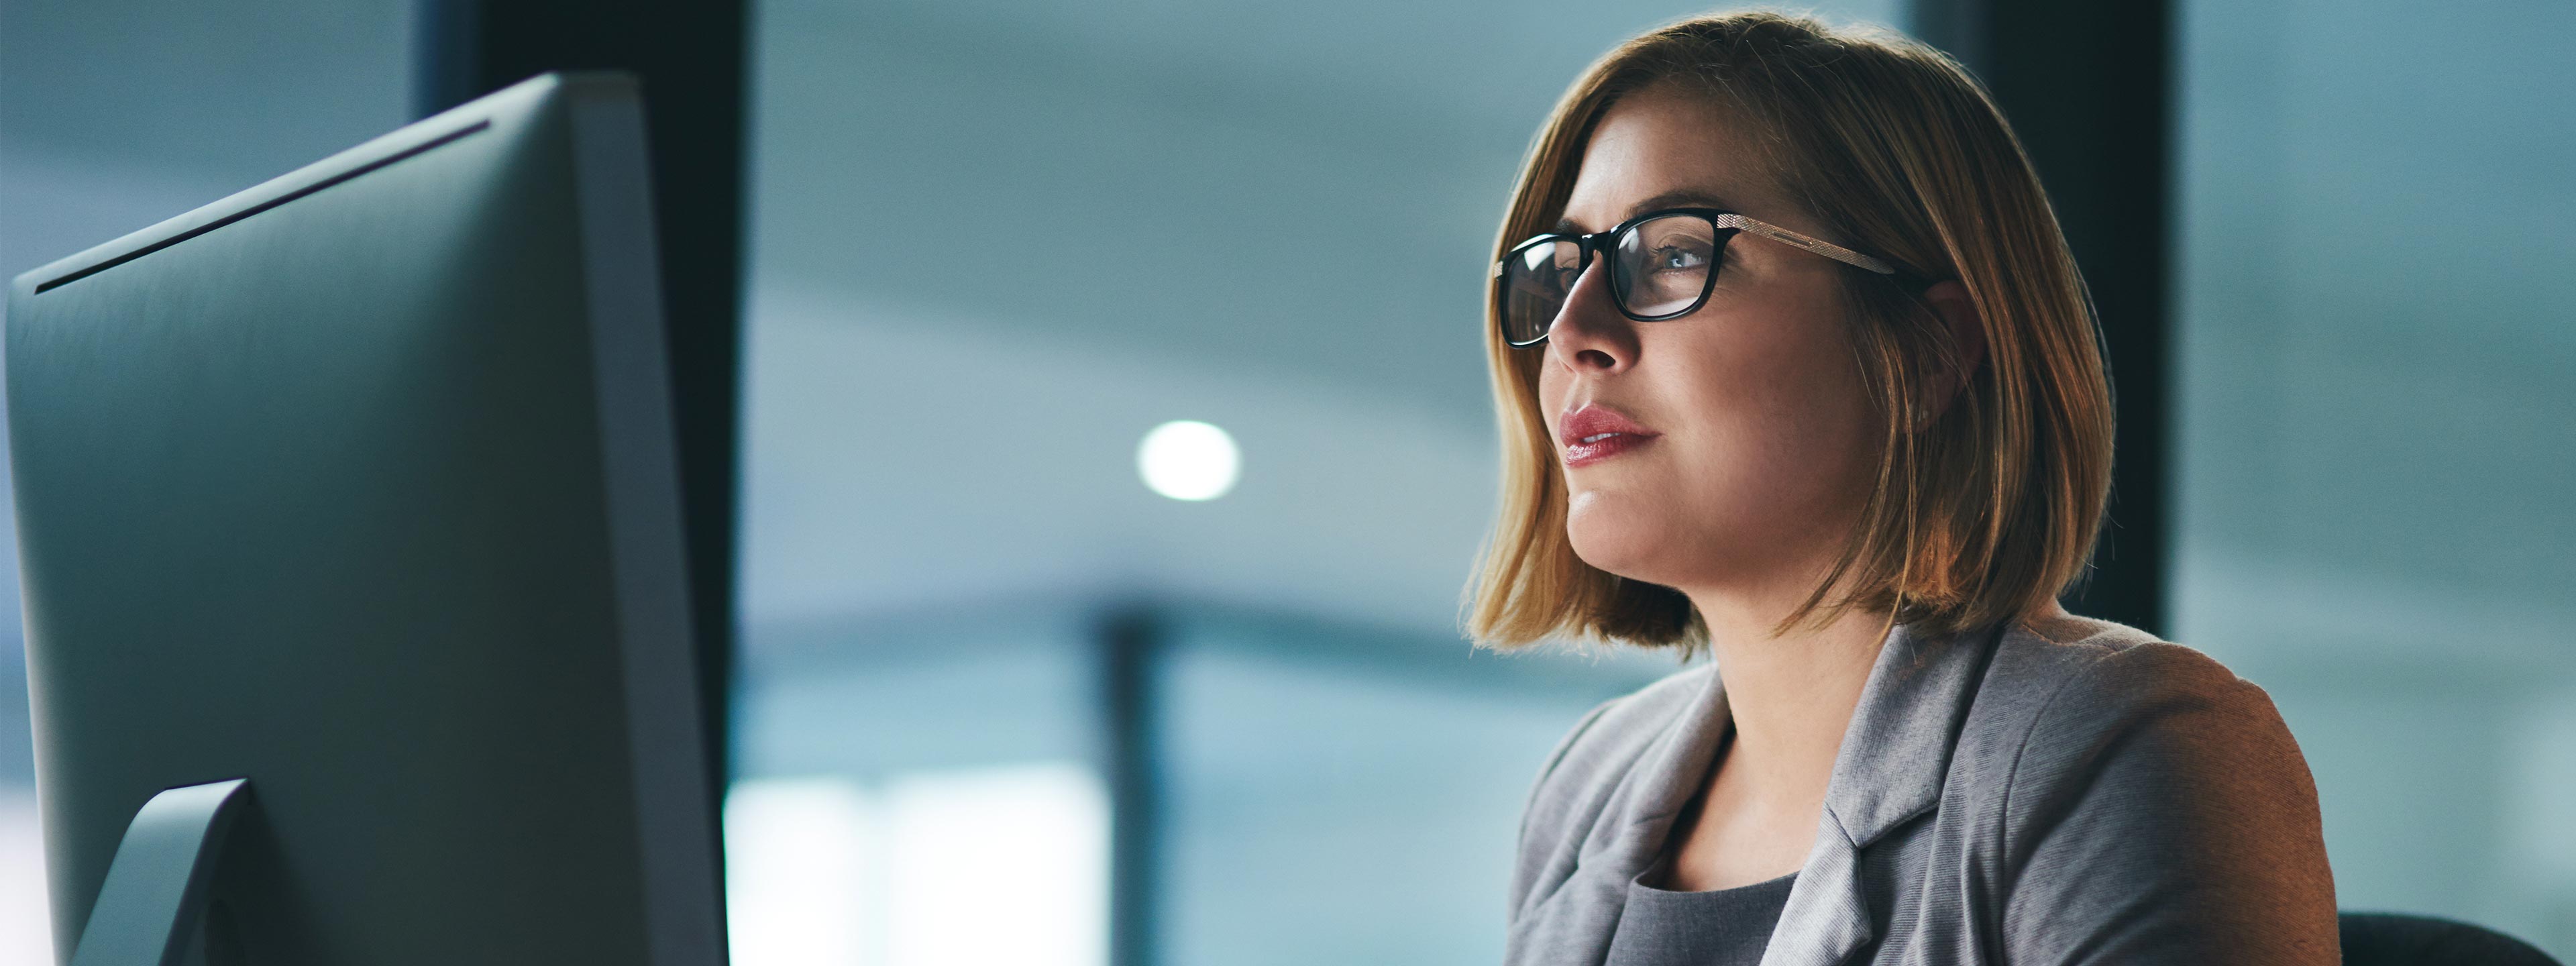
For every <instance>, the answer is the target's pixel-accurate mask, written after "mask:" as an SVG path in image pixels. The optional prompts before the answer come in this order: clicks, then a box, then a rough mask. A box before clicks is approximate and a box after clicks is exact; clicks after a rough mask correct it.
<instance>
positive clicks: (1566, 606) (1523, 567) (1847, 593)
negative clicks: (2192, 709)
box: [1466, 12, 2112, 653]
mask: <svg viewBox="0 0 2576 966" xmlns="http://www.w3.org/2000/svg"><path fill="white" fill-rule="evenodd" d="M1667 84H1679V85H1686V86H1687V88H1688V89H1690V90H1693V91H1696V92H1698V93H1702V94H1705V95H1706V96H1708V97H1710V98H1712V99H1714V100H1715V101H1717V102H1718V103H1720V104H1722V105H1724V106H1725V107H1726V108H1728V109H1729V110H1730V112H1731V113H1732V115H1733V116H1734V117H1735V118H1736V119H1737V120H1738V122H1739V123H1741V124H1743V125H1744V126H1745V131H1746V137H1745V139H1744V140H1745V142H1746V144H1747V145H1749V148H1748V149H1749V150H1752V151H1755V152H1757V153H1758V160H1759V162H1760V163H1761V165H1762V167H1764V168H1766V169H1767V170H1768V172H1769V173H1770V174H1771V176H1772V177H1773V178H1775V179H1776V183H1777V184H1779V185H1780V186H1781V187H1782V188H1783V189H1785V190H1784V194H1785V196H1786V197H1788V198H1790V199H1791V200H1792V201H1794V202H1797V203H1799V204H1802V205H1803V206H1804V208H1805V210H1806V212H1807V213H1808V214H1809V215H1811V216H1813V217H1815V218H1816V219H1818V221H1819V223H1820V224H1821V225H1822V226H1823V227H1824V228H1825V230H1826V232H1827V235H1826V237H1828V238H1829V239H1832V240H1834V241H1836V242H1837V243H1838V244H1841V245H1844V246H1847V247H1850V248H1854V249H1858V250H1860V251H1865V252H1868V253H1870V254H1873V255H1877V256H1878V257H1880V258H1882V259H1886V260H1888V261H1890V262H1892V263H1894V264H1895V265H1896V266H1897V267H1898V269H1899V271H1898V273H1897V274H1896V275H1894V276H1879V275H1874V274H1871V273H1867V272H1857V271H1854V272H1844V273H1842V279H1843V283H1842V285H1843V295H1844V301H1845V304H1846V305H1847V306H1848V307H1849V312H1848V313H1847V317H1848V320H1849V325H1850V328H1849V338H1850V344H1851V351H1852V356H1853V361H1854V363H1855V364H1856V365H1857V366H1858V368H1859V370H1860V374H1861V377H1862V382H1863V384H1864V385H1866V386H1868V387H1869V392H1870V395H1871V397H1872V400H1873V402H1875V403H1876V404H1877V407H1878V411H1879V412H1880V413H1881V415H1882V416H1883V418H1884V423H1885V427H1886V435H1885V437H1884V441H1883V443H1882V445H1881V446H1880V447H1879V460H1878V467H1877V473H1876V480H1875V482H1874V485H1873V486H1872V489H1871V492H1870V494H1869V498H1868V500H1867V502H1866V503H1865V504H1864V505H1863V508H1862V510H1861V512H1860V516H1859V519H1858V521H1857V523H1856V524H1855V525H1854V527H1853V529H1852V532H1851V534H1850V536H1849V537H1848V539H1847V540H1846V541H1845V543H1844V546H1843V548H1842V550H1841V553H1840V555H1839V557H1838V558H1837V560H1836V562H1835V563H1834V565H1833V566H1832V568H1831V569H1830V570H1828V571H1827V572H1826V573H1824V574H1823V575H1821V578H1820V579H1819V580H1818V582H1817V584H1816V587H1815V590H1814V592H1813V593H1812V594H1810V595H1809V596H1808V597H1807V599H1806V601H1805V603H1804V604H1802V605H1801V606H1799V607H1798V608H1797V609H1796V610H1795V611H1793V612H1792V613H1790V614H1789V615H1788V616H1787V617H1786V618H1784V619H1783V620H1782V621H1781V622H1780V624H1779V625H1777V626H1776V627H1775V628H1774V629H1773V633H1774V634H1775V635H1776V634H1779V633H1783V632H1786V631H1788V630H1790V629H1792V628H1794V627H1796V626H1798V624H1799V623H1800V622H1802V621H1812V622H1813V623H1814V624H1815V625H1816V626H1822V625H1824V624H1826V623H1830V622H1831V621H1832V620H1834V619H1835V618H1837V617H1840V616H1841V615H1843V614H1844V613H1846V612H1848V611H1850V610H1851V609H1853V608H1864V609H1866V610H1867V611H1868V612H1873V613H1875V612H1882V611H1883V612H1885V613H1887V614H1888V615H1889V619H1890V620H1891V621H1894V622H1903V623H1907V624H1912V625H1915V626H1916V627H1918V628H1919V629H1921V630H1923V631H1924V632H1926V633H1929V634H1934V635H1941V636H1947V635H1951V634H1956V633H1959V632H1961V631H1964V630H1968V629H1971V628H1977V627H1983V626H1986V625H1990V624H1994V623H1999V622H2003V621H2007V620H2012V619H2016V618H2021V617H2026V616H2030V615H2033V614H2037V613H2042V612H2044V611H2045V610H2046V609H2047V607H2048V606H2049V604H2050V602H2051V601H2053V600H2054V599H2055V598H2056V597H2057V595H2058V594H2060V593H2061V592H2063V591H2064V590H2065V589H2066V588H2067V587H2068V586H2069V585H2070V584H2071V583H2073V582H2074V580H2075V579H2076V578H2077V577H2078V576H2079V575H2081V574H2082V573H2083V572H2084V570H2085V568H2086V564H2087V560H2088V559H2089V557H2090V555H2091V553H2092V549H2093V542H2094V539H2095V534H2096V531H2097V530H2098V528H2099V525H2100V521H2101V518H2102V513H2103V508H2104V501H2105V499H2106V498H2107V496H2108V491H2109V489H2110V475H2111V439H2112V435H2111V427H2112V421H2111V390H2110V386H2109V384H2108V381H2107V380H2106V378H2105V374H2104V365H2103V361H2102V356H2101V352H2100V349H2099V345H2098V341H2097V338H2096V336H2097V333H2096V331H2095V328H2096V323H2095V321H2094V316H2093V312H2092V305H2091V302H2090V301H2089V296H2088V295H2087V294H2086V292H2085V289H2084V281H2083V279H2082V277H2081V276H2080V275H2078V274H2077V272H2076V268H2075V260H2074V257H2073V256H2072V255H2071V254H2070V253H2069V252H2068V250H2067V247H2066V239H2065V236H2064V235H2063V234H2062V233H2061V232H2060V231H2059V229H2058V225H2057V218H2056V215H2055V213H2054V212H2052V211H2051V210H2050V208H2049V204H2048V198H2047V196H2046V195H2045V194H2044V193H2043V192H2042V191H2041V189H2040V184H2039V177H2038V175H2037V174H2036V173H2034V172H2033V171H2032V169H2031V165H2030V160H2029V158H2028V157H2026V156H2025V155H2024V154H2023V152H2022V148H2021V142H2020V141H2019V140H2018V139H2017V138H2015V137H2014V136H2013V133H2012V129H2011V127H2010V125H2008V124H2006V123H2005V122H2004V118H2003V115H2002V113H2001V112H1999V111H1997V110H1996V108H1995V105H1994V103H1993V101H1992V100H1991V99H1989V98H1988V97H1987V95H1986V92H1985V90H1984V89H1983V88H1982V87H1981V86H1980V85H1979V84H1978V83H1977V82H1976V80H1974V79H1973V78H1971V77H1969V76H1968V73H1967V72H1966V71H1965V70H1963V69H1961V68H1960V66H1959V65H1958V63H1957V62H1955V61H1952V60H1951V59H1950V58H1949V57H1947V56H1945V55H1943V54H1942V53H1940V52H1939V51H1936V50H1933V49H1932V48H1930V47H1926V46H1924V45H1922V44H1920V43H1917V42H1915V41H1912V40H1909V39H1906V38H1904V37H1902V36H1899V35H1896V34H1893V33H1887V32H1880V31H1874V30H1837V29H1832V28H1827V27H1825V26H1824V25H1822V24H1819V23H1817V22H1816V21H1814V20H1809V19H1804V18H1798V17H1790V16H1784V15H1780V14H1775V13H1764V12H1749V13H1730V14H1719V15H1712V16H1707V17H1701V18H1697V19H1691V20H1685V21H1682V22H1679V23H1675V24H1673V25H1671V26H1667V27H1664V28H1662V29H1659V30H1656V31H1653V32H1651V33H1648V34H1645V35H1643V36H1640V37H1637V38H1636V39H1634V40H1630V41H1628V42H1627V43H1624V44H1621V45H1620V46H1619V47H1618V48H1617V49H1614V50H1612V51H1610V53H1609V54H1607V55H1606V56H1604V57H1602V58H1601V60H1600V61H1599V62H1597V63H1595V64H1593V65H1592V67H1591V68H1590V69H1589V70H1586V71H1585V72H1584V73H1583V75H1582V76H1581V77H1580V78H1578V79H1576V80H1575V82H1574V86H1573V87H1572V88H1571V89H1569V90H1567V91H1566V93H1565V96H1564V98H1563V99H1562V100H1560V101H1559V102H1558V103H1557V106H1556V110H1555V112H1554V113H1553V114H1552V115H1550V116H1549V117H1548V120H1547V124H1546V126H1545V127H1543V128H1541V129H1540V131H1539V133H1538V136H1537V138H1536V140H1535V141H1533V142H1532V144H1531V146H1530V151H1529V155H1528V157H1527V159H1526V160H1525V161H1524V163H1523V165H1522V168H1521V174H1520V180H1519V183H1518V185H1517V186H1516V187H1515V188H1514V189H1513V193H1512V199H1511V208H1510V210H1509V213H1508V214H1506V215H1505V216H1504V218H1503V225H1502V233H1501V235H1500V237H1498V238H1497V239H1496V240H1495V246H1494V257H1495V258H1496V259H1497V260H1499V259H1500V258H1501V257H1502V255H1503V253H1504V252H1505V251H1507V250H1509V248H1510V247H1511V246H1512V245H1514V244H1515V243H1517V242H1519V241H1521V240H1522V239H1525V238H1528V237H1530V236H1532V235H1537V234H1540V233H1543V232H1546V231H1549V230H1550V227H1551V226H1552V225H1553V224H1554V223H1555V222H1556V220H1557V218H1558V217H1559V215H1560V214H1561V213H1562V211H1563V209H1564V206H1565V202H1566V199H1567V196H1568V195H1569V194H1570V193H1571V192H1572V190H1573V186H1574V180H1575V175H1576V173H1577V172H1578V171H1579V170H1580V168H1581V166H1582V163H1583V150H1584V147H1585V146H1586V144H1587V143H1588V142H1589V140H1590V138H1591V134H1592V129H1593V126H1594V125H1595V124H1596V123H1597V122H1598V121H1599V120H1600V119H1601V117H1602V115H1603V113H1604V112H1606V111H1607V110H1608V109H1609V108H1610V106H1611V105H1612V104H1614V103H1617V102H1618V100H1619V99H1620V98H1621V97H1623V96H1625V95H1628V94H1630V93H1634V92H1636V91H1638V90H1641V89H1644V88H1647V87H1650V86H1658V85H1667ZM1945 279H1955V280H1957V281H1958V282H1959V283H1960V284H1961V286H1963V287H1964V288H1966V290H1967V297H1968V300H1969V302H1970V304H1972V305H1973V306H1974V307H1975V308H1976V311H1977V315H1978V317H1979V318H1980V319H1981V320H1982V322H1981V324H1982V326H1983V333H1984V341H1985V351H1984V357H1983V361H1982V363H1980V364H1977V366H1976V368H1975V370H1974V371H1973V372H1971V373H1969V374H1968V378H1967V379H1966V381H1965V382H1964V383H1960V382H1958V381H1957V377H1956V376H1955V375H1949V376H1945V375H1944V374H1945V373H1955V372H1956V370H1957V365H1956V362H1957V360H1960V359H1961V358H1963V352H1965V351H1971V350H1970V349H1969V347H1966V346H1961V345H1956V344H1953V343H1954V341H1955V339H1954V336H1953V333H1952V331H1951V329H1950V328H1949V326H1947V325H1945V324H1943V322H1942V321H1941V318H1940V316H1939V315H1937V314H1936V313H1934V312H1933V311H1932V309H1931V307H1930V305H1929V304H1928V303H1926V302H1925V301H1924V300H1923V299H1922V298H1921V293H1922V291H1923V289H1924V288H1925V287H1927V286H1928V285H1930V284H1932V283H1934V282H1937V281H1940V280H1945ZM1500 310H1501V307H1500V306H1499V305H1496V304H1494V302H1493V295H1492V294H1491V293H1490V292H1489V293H1488V294H1487V303H1486V306H1485V316H1486V318H1485V352H1486V358H1487V359H1488V361H1489V362H1490V363H1491V367H1492V373H1493V381H1494V396H1495V402H1496V409H1497V410H1498V415H1499V418H1500V421H1501V424H1502V425H1501V429H1502V437H1503V480H1502V500H1501V509H1500V513H1499V515H1498V519H1497V521H1496V523H1495V526H1494V529H1493V532H1492V534H1491V535H1490V537H1489V538H1488V539H1487V542H1486V546H1485V550H1484V559H1483V561H1482V564H1481V566H1480V569H1479V572H1478V573H1477V575H1476V578H1475V582H1474V585H1473V587H1472V588H1471V590H1472V598H1471V600H1470V601H1469V603H1468V611H1467V615H1466V616H1467V625H1468V628H1467V629H1468V631H1469V633H1470V634H1472V635H1473V636H1474V637H1475V638H1476V639H1477V641H1479V642H1480V643H1483V644H1486V645H1490V646H1497V647H1512V646H1518V645H1522V644H1528V643H1531V642H1535V641H1539V640H1542V639H1547V638H1551V637H1564V638H1575V639H1588V640H1610V641H1622V642H1626V643H1631V644H1639V645H1647V646H1677V647H1680V648H1682V649H1683V650H1684V651H1685V652H1686V653H1687V652H1689V651H1694V650H1697V649H1698V648H1699V647H1701V646H1703V645H1704V644H1705V643H1706V642H1707V638H1708V629H1707V626H1706V624H1705V623H1703V622H1702V621H1701V619H1700V616H1699V614H1698V612H1697V611H1696V610H1695V609H1694V608H1693V607H1692V606H1691V603H1690V601H1689V600H1688V599H1687V598H1685V597H1684V596H1682V594H1681V593H1680V592H1679V591H1676V590H1674V589H1672V588H1669V587H1663V586H1658V585H1655V584H1649V583H1644V582H1641V581H1635V580H1629V579H1625V578H1622V577H1619V576H1616V575H1614V574H1610V573H1608V572H1605V571H1602V570H1600V569H1598V568H1595V567H1593V566H1591V565H1589V564H1586V563H1584V562H1583V561H1582V560H1581V559H1579V558H1577V557H1576V556H1575V554H1574V550H1573V547H1572V546H1571V544H1570V543H1569V542H1568V540H1567V537H1566V533H1565V513H1566V500H1567V494H1566V490H1565V480H1564V474H1563V471H1562V470H1561V469H1560V468H1559V466H1558V463H1557V459H1558V457H1557V452H1556V447H1555V446H1554V444H1553V441H1552V439H1551V436H1550V433H1549V431H1548V420H1547V417H1546V414H1543V413H1541V412H1539V411H1538V406H1539V403H1538V371H1539V366H1540V365H1541V360H1542V358H1543V356H1544V354H1543V353H1542V352H1536V351H1529V350H1523V349H1515V348H1512V347H1511V346H1510V345H1507V344H1505V343H1504V341H1503V339H1502V337H1501V335H1500V326H1499V325H1498V321H1497V317H1496V313H1498V312H1499V311H1500ZM1951 385H1955V386H1957V389H1956V390H1955V393H1956V394H1955V395H1953V396H1951V397H1950V398H1949V399H1948V400H1946V401H1947V403H1948V405H1947V407H1946V408H1944V407H1943V406H1942V403H1943V402H1944V400H1942V399H1938V398H1934V397H1935V394H1937V393H1940V392H1941V391H1942V387H1945V386H1951ZM1936 413H1937V415H1935V414H1936ZM1837 588H1840V589H1839V590H1837ZM1829 597H1830V598H1831V599H1828V598H1829Z"/></svg>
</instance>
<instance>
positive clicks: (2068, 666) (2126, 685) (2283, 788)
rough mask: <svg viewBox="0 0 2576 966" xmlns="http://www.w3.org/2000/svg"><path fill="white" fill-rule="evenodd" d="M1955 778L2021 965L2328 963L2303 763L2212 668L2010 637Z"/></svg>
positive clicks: (2029, 631) (1999, 652)
mask: <svg viewBox="0 0 2576 966" xmlns="http://www.w3.org/2000/svg"><path fill="white" fill-rule="evenodd" d="M1956 764H1958V765H1963V766H1965V767H1966V768H1967V769H1968V770H1969V773H1970V774H1974V775H1976V776H1977V780H1976V782H1975V783H1976V784H1977V785H1979V786H1980V791H1979V792H1978V797H1980V798H1982V799H1983V802H1982V803H1981V804H1982V805H1983V806H1984V807H1981V808H1978V809H1976V810H1974V811H1975V812H1976V814H1979V815H1981V816H1984V817H1985V820H1986V821H1992V822H1994V823H1995V824H1994V825H1991V826H1987V828H1988V829H1989V830H1990V832H1989V834H1988V836H1981V837H1984V838H1985V839H1986V844H1987V845H1988V846H1989V847H1991V848H1992V849H1993V851H1992V852H1990V853H1988V854H1989V857H1990V858H1991V859H1993V860H1996V861H1997V863H1998V864H1997V866H1996V868H1998V869H2000V870H2005V871H2003V872H2002V873H2001V879H2000V883H1999V884H2001V885H2003V886H2004V887H2005V889H2006V891H2007V893H2008V896H2009V898H2008V899H2007V901H2006V905H2005V914H2004V917H2003V921H2002V925H2003V929H2004V932H2005V935H2006V938H2007V942H2008V944H2010V945H2011V946H2012V947H2013V948H2015V949H2017V950H2020V951H2022V952H2025V953H2029V954H2030V956H2029V957H2028V958H2032V959H2039V960H2069V961H2071V960H2072V959H2080V958H2082V957H2080V956H2077V955H2076V952H2077V951H2079V950H2093V951H2095V952H2103V951H2106V950H2107V951H2111V952H2116V953H2118V955H2106V956H2105V957H2104V958H2106V959H2108V960H2112V961H2131V962H2146V961H2208V960H2207V958H2205V957H2204V956H2203V954H2211V955H2215V953H2214V951H2216V950H2234V951H2235V953H2236V954H2243V955H2238V956H2235V959H2236V961H2241V962H2316V961H2331V960H2330V958H2326V959H2321V958H2320V956H2321V955H2325V956H2330V954H2331V951H2332V949H2333V935H2334V899H2333V896H2334V887H2333V879H2332V874H2331V873H2330V872H2329V871H2328V869H2327V866H2326V861H2325V849H2324V835H2323V828H2322V825H2321V823H2320V821H2319V815H2318V810H2317V799H2316V787H2315V784H2314V782H2313V781H2312V780H2311V779H2310V777H2309V773H2308V768H2307V762H2306V760H2305V759H2304V758H2303V757H2302V756H2301V755H2300V753H2299V748H2298V744H2297V742H2296V741H2294V740H2293V739H2292V738H2291V736H2290V731H2289V728H2288V726H2287V725H2286V724H2284V723H2283V721H2282V720H2281V716H2280V713H2279V712H2278V711H2277V710H2276V709H2275V708H2274V707H2273V704H2272V700H2271V697H2270V696H2269V695H2267V694H2265V693H2264V691H2263V689H2262V688H2260V687H2257V686H2255V685H2254V684H2253V682H2250V681H2247V680H2245V679H2243V678H2240V677H2238V676H2237V675H2236V674H2235V673H2234V672H2232V671H2229V670H2228V669H2227V668H2226V667H2225V666H2224V665H2222V664H2220V663H2219V662H2218V661H2216V660H2214V659H2212V658H2210V657H2209V656H2208V655H2206V654H2202V653H2201V652H2199V651H2197V650H2194V649H2192V648H2189V647H2185V646H2183V645H2180V644H2174V643H2171V642H2166V641H2160V640H2157V639H2155V638H2154V637H2153V636H2152V635H2149V634H2147V633H2145V632H2143V631H2140V630H2137V629H2136V628H2131V627H2125V626H2122V625H2119V624H2113V623H2109V622H2106V621H2097V620H2088V619H2085V618H2080V617H2057V618H2051V619H2043V620H2040V621H2032V622H2025V623H2022V624H2017V625H2015V626H2013V627H2012V628H2009V629H2007V631H2006V632H2005V634H2004V635H2003V637H2002V639H2001V640H2000V641H1999V642H1998V644H1997V647H1996V651H1995V654H1994V659H1993V661H1992V663H1991V664H1990V665H1989V668H1988V671H1987V675H1986V678H1985V681H1984V686H1983V687H1982V688H1981V689H1980V693H1979V696H1978V698H1977V700H1976V704H1975V706H1974V707H1973V708H1972V710H1971V712H1970V714H1969V719H1968V727H1967V728H1966V729H1965V730H1964V731H1963V733H1962V734H1961V740H1960V745H1959V760H1958V762H1956ZM2115 883H2116V885H2114V884H2115ZM2142 910H2145V911H2142ZM2256 952H2260V955H2255V953H2256ZM2167 953H2170V954H2172V955H2171V956H2166V955H2164V954H2167ZM2231 955H2233V954H2231Z"/></svg>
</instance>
